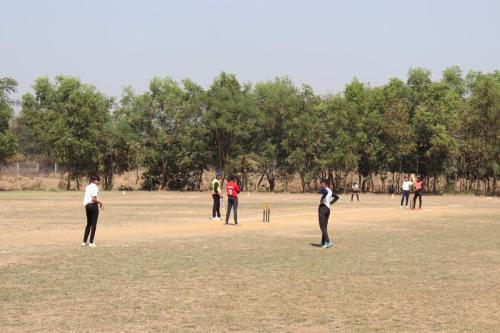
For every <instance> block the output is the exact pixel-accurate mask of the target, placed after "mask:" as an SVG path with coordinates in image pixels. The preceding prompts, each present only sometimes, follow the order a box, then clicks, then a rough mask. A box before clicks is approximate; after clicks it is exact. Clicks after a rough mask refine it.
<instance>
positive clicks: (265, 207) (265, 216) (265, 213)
mask: <svg viewBox="0 0 500 333" xmlns="http://www.w3.org/2000/svg"><path fill="white" fill-rule="evenodd" d="M270 219H271V204H270V203H264V204H262V222H268V223H269V221H270Z"/></svg>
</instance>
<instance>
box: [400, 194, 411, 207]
mask: <svg viewBox="0 0 500 333" xmlns="http://www.w3.org/2000/svg"><path fill="white" fill-rule="evenodd" d="M409 198H410V191H403V195H402V196H401V206H403V202H404V201H405V199H406V204H405V206H408V199H409Z"/></svg>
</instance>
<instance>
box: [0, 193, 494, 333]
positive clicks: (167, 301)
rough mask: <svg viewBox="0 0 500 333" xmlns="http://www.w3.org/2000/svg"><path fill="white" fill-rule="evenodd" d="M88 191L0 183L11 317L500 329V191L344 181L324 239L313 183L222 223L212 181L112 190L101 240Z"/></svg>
mask: <svg viewBox="0 0 500 333" xmlns="http://www.w3.org/2000/svg"><path fill="white" fill-rule="evenodd" d="M82 196H83V194H82V193H81V192H0V332H2V333H7V332H230V331H231V332H495V331H497V332H498V331H500V317H499V316H500V315H499V313H500V311H499V309H500V200H499V199H498V198H485V197H475V196H426V197H424V209H422V210H420V211H410V210H405V209H400V208H399V203H398V198H395V199H391V197H390V196H386V195H361V202H359V203H357V202H354V203H351V202H350V198H349V197H348V196H347V195H344V196H341V200H340V201H339V202H338V203H337V204H335V206H334V209H333V212H332V217H331V219H330V228H329V229H330V233H331V236H333V237H332V239H333V241H334V246H333V247H332V248H330V249H322V248H319V247H318V246H317V244H318V242H319V240H320V233H319V228H318V224H317V218H316V205H317V201H318V196H317V195H313V194H259V193H251V194H250V195H249V196H248V195H247V194H246V193H243V194H242V197H241V199H240V219H241V223H242V226H240V227H235V226H227V227H226V226H224V225H223V224H222V223H220V222H212V221H209V219H208V217H209V214H210V209H211V198H210V195H209V194H208V193H180V192H165V193H157V192H156V193H149V192H129V193H126V195H122V194H121V193H119V192H103V193H102V195H101V198H102V200H103V201H104V202H105V209H104V210H103V211H101V215H100V219H99V223H98V228H97V236H96V244H97V246H98V247H97V248H94V249H91V248H80V247H79V245H80V242H81V237H82V233H83V227H84V210H83V207H81V200H82ZM263 202H270V203H271V205H272V212H271V222H270V223H269V224H267V223H262V222H261V220H262V213H261V210H260V204H261V203H263Z"/></svg>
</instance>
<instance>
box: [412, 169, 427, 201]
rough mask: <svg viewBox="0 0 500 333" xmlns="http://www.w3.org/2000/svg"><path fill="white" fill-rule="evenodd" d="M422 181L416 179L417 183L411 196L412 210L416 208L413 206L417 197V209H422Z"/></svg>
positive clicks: (420, 178) (418, 178)
mask: <svg viewBox="0 0 500 333" xmlns="http://www.w3.org/2000/svg"><path fill="white" fill-rule="evenodd" d="M424 185H425V184H424V181H423V180H422V177H420V176H419V177H417V181H416V182H415V193H414V194H413V209H415V208H416V206H415V204H416V203H417V197H418V209H421V208H422V191H423V189H424Z"/></svg>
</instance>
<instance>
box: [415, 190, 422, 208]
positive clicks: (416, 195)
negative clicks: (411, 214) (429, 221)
mask: <svg viewBox="0 0 500 333" xmlns="http://www.w3.org/2000/svg"><path fill="white" fill-rule="evenodd" d="M417 197H418V208H422V192H420V191H418V192H415V195H414V196H413V208H417V206H415V204H416V203H417Z"/></svg>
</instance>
